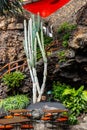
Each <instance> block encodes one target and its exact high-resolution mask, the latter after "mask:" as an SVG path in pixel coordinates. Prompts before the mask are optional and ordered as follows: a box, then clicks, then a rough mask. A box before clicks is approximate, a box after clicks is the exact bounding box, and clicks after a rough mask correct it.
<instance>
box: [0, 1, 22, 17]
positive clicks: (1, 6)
mask: <svg viewBox="0 0 87 130" xmlns="http://www.w3.org/2000/svg"><path fill="white" fill-rule="evenodd" d="M20 12H22V0H0V15H9V14H12V15H13V14H18V13H20Z"/></svg>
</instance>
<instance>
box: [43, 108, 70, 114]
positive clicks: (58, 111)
mask: <svg viewBox="0 0 87 130" xmlns="http://www.w3.org/2000/svg"><path fill="white" fill-rule="evenodd" d="M43 112H44V113H61V112H68V110H67V109H52V110H51V109H50V110H48V109H43Z"/></svg>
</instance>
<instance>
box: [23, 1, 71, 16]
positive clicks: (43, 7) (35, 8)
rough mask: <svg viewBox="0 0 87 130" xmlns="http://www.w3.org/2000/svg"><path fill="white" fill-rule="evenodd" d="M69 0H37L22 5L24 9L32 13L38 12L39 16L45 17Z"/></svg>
mask: <svg viewBox="0 0 87 130" xmlns="http://www.w3.org/2000/svg"><path fill="white" fill-rule="evenodd" d="M32 1H34V0H32ZM69 1H70V0H38V1H36V2H31V3H30V2H29V3H26V4H24V5H23V7H24V9H25V10H27V11H29V12H31V13H34V14H38V13H39V14H40V16H41V17H44V18H45V17H47V16H49V15H51V14H52V13H54V12H55V11H57V10H58V9H60V8H61V7H62V6H64V5H65V4H67V3H68V2H69Z"/></svg>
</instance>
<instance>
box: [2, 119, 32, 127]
mask: <svg viewBox="0 0 87 130" xmlns="http://www.w3.org/2000/svg"><path fill="white" fill-rule="evenodd" d="M23 122H30V120H29V119H28V118H22V117H13V118H9V119H0V125H4V126H6V125H8V124H18V123H23Z"/></svg>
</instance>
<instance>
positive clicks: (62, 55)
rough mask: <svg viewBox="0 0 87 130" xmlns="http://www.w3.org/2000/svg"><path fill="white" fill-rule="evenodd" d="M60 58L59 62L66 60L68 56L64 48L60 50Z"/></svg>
mask: <svg viewBox="0 0 87 130" xmlns="http://www.w3.org/2000/svg"><path fill="white" fill-rule="evenodd" d="M58 59H59V63H61V62H65V61H66V56H65V51H64V50H63V51H59V52H58Z"/></svg>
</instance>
